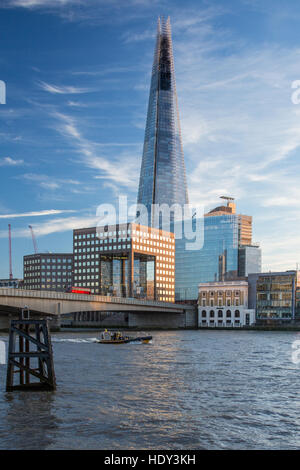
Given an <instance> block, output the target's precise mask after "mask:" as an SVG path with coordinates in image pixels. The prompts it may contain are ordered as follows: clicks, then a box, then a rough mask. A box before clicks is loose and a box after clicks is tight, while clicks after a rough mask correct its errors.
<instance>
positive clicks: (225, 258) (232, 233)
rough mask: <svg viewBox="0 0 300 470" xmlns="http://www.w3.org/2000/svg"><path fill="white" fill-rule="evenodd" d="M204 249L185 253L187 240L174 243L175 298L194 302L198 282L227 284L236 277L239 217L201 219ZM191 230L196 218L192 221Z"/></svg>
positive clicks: (225, 216)
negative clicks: (225, 282)
mask: <svg viewBox="0 0 300 470" xmlns="http://www.w3.org/2000/svg"><path fill="white" fill-rule="evenodd" d="M203 223H204V241H203V247H202V248H200V249H197V250H187V249H186V243H187V242H188V243H191V241H190V240H186V238H182V239H177V240H176V241H175V253H176V259H175V299H176V300H177V301H184V300H196V299H197V296H198V285H199V283H201V282H213V281H226V280H231V279H236V278H237V275H238V247H239V243H238V242H239V219H238V215H236V214H230V215H220V216H217V217H204V219H203ZM193 225H194V227H193V231H195V229H196V219H194V220H193Z"/></svg>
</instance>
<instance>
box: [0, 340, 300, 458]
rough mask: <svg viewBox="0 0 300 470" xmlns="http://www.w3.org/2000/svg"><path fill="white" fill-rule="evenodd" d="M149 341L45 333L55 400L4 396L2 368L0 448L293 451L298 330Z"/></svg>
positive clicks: (297, 420)
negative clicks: (105, 340)
mask: <svg viewBox="0 0 300 470" xmlns="http://www.w3.org/2000/svg"><path fill="white" fill-rule="evenodd" d="M151 334H152V335H153V342H152V344H148V345H147V344H124V345H101V344H96V343H94V342H93V340H94V337H95V336H96V333H95V332H74V333H71V332H67V333H57V334H53V335H52V342H53V349H54V361H55V373H56V379H57V391H56V392H54V393H51V392H14V393H6V392H5V374H6V366H5V365H0V449H114V450H117V449H125V450H128V449H168V450H171V449H181V450H184V449H298V448H299V447H300V400H299V388H300V381H299V374H300V364H295V363H293V361H292V360H291V358H292V352H293V349H292V344H293V342H294V341H295V340H300V334H299V333H292V332H257V331H166V332H152V333H151ZM0 340H5V341H7V336H5V335H4V334H2V335H0Z"/></svg>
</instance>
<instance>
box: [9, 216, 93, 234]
mask: <svg viewBox="0 0 300 470" xmlns="http://www.w3.org/2000/svg"><path fill="white" fill-rule="evenodd" d="M96 223H97V218H96V216H95V215H94V216H85V217H66V218H56V219H51V220H47V221H45V222H41V223H36V224H34V233H35V235H36V236H38V237H41V236H44V235H49V234H51V233H61V232H67V231H70V230H73V229H75V228H84V227H93V226H95V225H96ZM13 236H14V238H28V237H30V232H29V230H28V228H27V227H26V228H16V229H14V230H13ZM0 238H7V230H2V231H0Z"/></svg>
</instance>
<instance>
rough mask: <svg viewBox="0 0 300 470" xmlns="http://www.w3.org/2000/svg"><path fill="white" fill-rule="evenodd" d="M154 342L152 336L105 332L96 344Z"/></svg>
mask: <svg viewBox="0 0 300 470" xmlns="http://www.w3.org/2000/svg"><path fill="white" fill-rule="evenodd" d="M151 340H152V336H137V337H133V336H125V335H123V333H121V332H120V331H117V332H114V333H113V332H111V331H107V330H105V331H103V333H101V336H100V338H99V339H97V340H96V341H95V343H100V344H124V343H134V342H141V343H144V344H147V343H150V341H151Z"/></svg>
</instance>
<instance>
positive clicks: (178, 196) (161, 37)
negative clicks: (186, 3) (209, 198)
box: [137, 18, 188, 226]
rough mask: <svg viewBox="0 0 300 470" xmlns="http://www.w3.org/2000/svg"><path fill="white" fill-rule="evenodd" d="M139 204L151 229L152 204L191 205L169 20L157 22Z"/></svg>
mask: <svg viewBox="0 0 300 470" xmlns="http://www.w3.org/2000/svg"><path fill="white" fill-rule="evenodd" d="M137 202H138V204H143V205H145V206H146V207H147V210H148V214H149V224H150V225H152V226H153V225H154V221H153V213H152V210H151V209H152V205H153V204H168V205H169V206H170V207H171V206H172V205H173V204H179V205H180V206H183V205H184V204H187V203H188V192H187V184H186V174H185V165H184V155H183V149H182V139H181V131H180V122H179V112H178V102H177V93H176V83H175V72H174V58H173V49H172V37H171V25H170V18H168V19H167V21H164V20H163V19H162V20H160V19H159V20H158V28H157V39H156V47H155V53H154V62H153V68H152V77H151V87H150V96H149V104H148V113H147V122H146V130H145V140H144V149H143V159H142V166H141V173H140V183H139V192H138V201H137Z"/></svg>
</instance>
